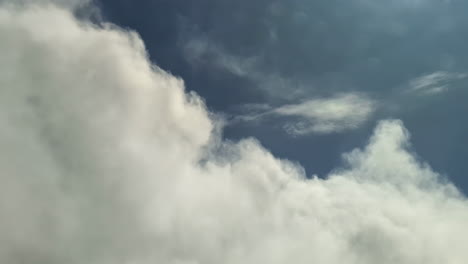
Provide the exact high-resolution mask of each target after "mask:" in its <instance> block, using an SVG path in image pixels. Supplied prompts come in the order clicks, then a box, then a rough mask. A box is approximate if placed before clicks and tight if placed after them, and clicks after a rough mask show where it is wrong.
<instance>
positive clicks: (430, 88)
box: [409, 71, 468, 94]
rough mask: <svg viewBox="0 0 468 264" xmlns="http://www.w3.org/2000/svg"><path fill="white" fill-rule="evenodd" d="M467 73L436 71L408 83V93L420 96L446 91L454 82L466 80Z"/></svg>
mask: <svg viewBox="0 0 468 264" xmlns="http://www.w3.org/2000/svg"><path fill="white" fill-rule="evenodd" d="M467 77H468V74H467V73H453V72H446V71H436V72H433V73H430V74H427V75H423V76H420V77H418V78H415V79H413V80H411V81H410V83H409V86H410V90H409V91H410V92H414V93H421V94H438V93H442V92H446V91H448V89H449V87H450V84H452V83H453V82H454V81H457V80H462V79H466V78H467Z"/></svg>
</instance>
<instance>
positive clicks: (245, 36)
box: [98, 0, 468, 192]
mask: <svg viewBox="0 0 468 264" xmlns="http://www.w3.org/2000/svg"><path fill="white" fill-rule="evenodd" d="M98 5H99V7H100V13H101V17H102V19H104V20H106V21H110V22H112V23H115V24H117V25H119V26H121V27H124V28H128V29H132V30H135V31H136V32H138V34H140V35H141V37H142V39H143V41H144V42H145V44H146V48H147V50H148V52H149V55H150V58H151V60H152V61H153V62H154V63H156V64H157V65H159V66H160V67H161V68H163V69H165V70H167V71H169V72H170V73H172V74H174V75H176V76H180V77H181V78H182V79H183V80H184V82H185V83H186V87H187V89H189V90H193V91H195V92H197V93H198V94H200V95H201V96H202V97H203V98H204V99H205V100H206V104H207V106H208V108H209V109H211V110H212V111H215V112H216V113H219V114H222V115H224V117H225V118H226V120H227V126H226V129H225V131H224V137H225V138H227V139H234V140H237V139H240V138H245V137H255V138H257V139H259V140H260V142H261V143H262V144H263V145H264V146H265V147H266V148H268V149H270V150H271V151H272V152H273V153H274V154H275V155H277V156H279V157H283V158H287V159H291V160H295V161H298V162H300V164H302V165H303V166H304V167H305V168H306V170H307V173H308V175H313V174H318V175H319V176H325V175H326V174H327V173H328V172H329V171H330V170H332V169H333V168H335V167H336V166H337V165H338V164H339V163H340V162H341V154H342V153H343V152H346V151H349V150H351V149H353V148H355V147H359V146H362V145H363V144H364V143H365V142H366V140H367V139H368V137H369V136H370V135H371V133H372V130H373V128H374V127H375V125H376V123H377V121H378V120H381V119H388V118H395V119H400V120H402V121H403V122H404V125H405V127H406V128H407V129H408V130H409V132H410V133H411V135H412V137H411V142H412V146H411V150H412V151H413V152H414V153H417V155H418V157H419V158H420V159H421V160H423V161H425V162H427V163H428V164H430V166H432V167H433V168H434V170H436V171H438V172H440V173H442V174H444V175H446V176H447V177H449V178H450V180H452V181H453V182H454V183H455V184H456V185H457V186H458V187H459V188H461V189H462V190H464V191H465V192H467V191H468V180H467V178H466V175H467V173H468V164H467V163H466V162H465V159H466V157H467V156H468V148H466V147H465V145H466V144H465V142H467V141H468V133H467V132H468V125H466V122H465V121H464V113H466V112H467V111H468V104H466V99H467V98H468V90H467V85H468V75H467V73H468V57H467V53H466V52H465V51H466V47H465V46H466V43H467V40H468V39H467V37H466V36H467V34H466V33H467V32H466V29H467V28H468V27H467V26H468V25H467V24H468V18H467V17H466V15H465V10H466V9H467V8H468V3H466V1H457V0H452V1H450V0H447V1H443V0H419V1H418V0H413V1H407V0H397V1H366V0H356V1H338V0H335V1H321V0H320V1H305V0H294V1H273V0H270V1H267V0H257V1H245V0H240V1H227V0H222V1H220V0H216V1H215V0H203V1H196V2H195V1H192V2H187V1H182V0H173V1H166V0H140V1H126V0H99V1H98ZM346 98H347V99H346ZM350 98H351V99H350ZM353 98H354V99H353ZM338 105H340V106H338ZM336 107H344V108H342V109H341V110H338V111H344V112H349V113H348V114H343V113H342V114H341V116H330V113H327V110H326V109H330V111H335V110H336ZM319 108H320V109H325V110H323V111H322V112H321V113H318V112H320V111H318V112H317V110H316V109H319ZM363 108H364V110H363ZM285 109H289V110H288V111H289V112H288V111H284V110H285ZM314 109H315V110H314ZM291 111H292V112H291ZM360 111H361V112H360ZM286 112H288V113H289V114H287V113H286ZM353 113H354V115H353ZM335 114H336V113H335ZM324 115H325V116H324Z"/></svg>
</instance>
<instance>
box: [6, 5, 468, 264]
mask: <svg viewBox="0 0 468 264" xmlns="http://www.w3.org/2000/svg"><path fill="white" fill-rule="evenodd" d="M0 35H1V36H2V41H0V57H1V60H0V157H1V158H0V183H1V184H0V215H1V218H0V234H1V237H0V262H1V263H9V264H19V263H50V264H53V263H76V264H94V263H96V264H97V263H104V264H128V263H132V264H149V263H168V264H176V263H177V264H182V263H183V264H188V263H204V264H210V263H226V264H238V263H242V264H249V263H251V264H254V263H255V264H257V263H272V264H275V263H297V264H300V263H327V264H335V263H349V264H354V263H356V264H357V263H360V264H366V263H369V264H370V263H377V262H378V263H384V264H385V263H401V264H415V263H424V264H431V263H437V264H439V263H464V262H465V261H466V259H467V258H468V252H467V251H466V250H465V247H466V244H467V243H468V224H467V223H468V202H467V200H466V198H465V197H463V196H462V195H460V194H459V193H458V192H457V191H456V189H455V188H454V187H453V186H452V185H451V184H447V183H443V182H441V181H440V180H439V177H440V176H439V175H438V174H436V173H435V172H433V171H432V170H431V169H430V168H429V167H428V166H427V165H424V164H421V163H420V162H419V161H417V160H416V159H415V158H414V157H413V156H412V155H411V154H410V153H409V152H408V151H407V149H406V148H407V147H408V146H407V145H408V133H407V132H406V130H405V129H404V128H403V126H402V124H401V123H400V122H398V121H384V122H381V123H380V124H379V126H378V127H377V129H376V131H375V134H374V136H373V137H372V138H371V140H370V143H369V145H368V146H367V147H365V148H364V149H362V150H355V151H353V152H351V153H349V154H347V155H346V156H345V160H346V162H347V166H346V168H344V169H341V170H337V172H336V173H334V174H333V175H330V177H329V178H328V179H325V180H322V179H317V178H315V179H311V180H307V179H305V177H304V172H303V169H302V168H300V167H299V166H298V165H296V164H293V163H291V162H288V161H285V160H279V159H276V158H275V157H274V156H272V154H270V153H269V152H268V151H267V150H265V149H263V148H262V147H261V146H259V144H258V143H257V142H256V141H255V140H252V139H247V140H243V141H240V142H238V143H228V142H222V141H221V140H220V139H219V137H218V136H217V135H216V134H213V133H212V130H213V127H215V126H216V125H217V124H216V123H215V121H212V120H210V119H209V117H208V113H207V111H206V110H205V108H204V106H203V103H202V102H201V100H200V99H199V98H198V97H197V96H196V95H193V94H187V93H185V92H184V86H183V82H182V81H181V80H179V79H176V78H175V77H173V76H171V75H169V74H168V73H165V72H164V71H162V70H160V69H158V68H157V67H156V66H152V65H151V64H150V63H149V61H148V59H147V55H146V53H145V50H144V46H143V44H142V42H141V40H140V39H139V37H138V36H137V35H136V34H134V33H132V32H126V31H122V30H119V29H117V28H115V27H104V28H99V27H97V26H94V25H89V24H86V23H84V22H78V21H76V20H75V19H74V18H73V16H72V15H71V14H69V12H68V11H65V10H61V9H57V8H53V7H50V6H49V7H44V8H35V9H25V10H22V11H20V10H18V9H16V10H12V9H8V8H4V7H0ZM341 100H345V101H347V100H350V99H349V98H348V99H341ZM355 100H357V101H359V100H358V99H351V101H352V102H355ZM314 104H315V105H319V106H320V105H321V106H323V108H325V109H327V108H328V109H332V110H333V111H332V112H338V113H340V112H342V111H344V110H337V109H342V108H340V107H337V106H335V104H333V103H330V102H328V103H323V102H322V103H319V102H315V103H314ZM314 104H313V105H314ZM354 104H355V103H351V105H354ZM303 108H305V109H308V104H305V106H301V107H299V106H296V107H285V108H283V109H282V110H281V111H280V112H282V113H283V114H296V113H302V112H303V111H302V109H303ZM345 109H347V110H349V111H352V110H355V109H354V108H353V107H351V108H346V107H345ZM317 111H318V110H317ZM310 115H311V116H312V117H313V118H316V117H315V116H316V115H318V114H310ZM326 116H328V117H327V118H328V119H333V120H341V119H340V116H343V114H327V115H326Z"/></svg>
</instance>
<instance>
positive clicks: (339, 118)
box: [235, 93, 377, 136]
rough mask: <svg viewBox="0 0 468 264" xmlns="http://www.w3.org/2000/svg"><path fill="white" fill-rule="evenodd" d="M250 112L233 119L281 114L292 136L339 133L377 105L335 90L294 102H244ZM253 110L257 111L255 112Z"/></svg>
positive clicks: (365, 117)
mask: <svg viewBox="0 0 468 264" xmlns="http://www.w3.org/2000/svg"><path fill="white" fill-rule="evenodd" d="M246 109H251V110H252V112H253V113H249V114H245V115H241V116H239V117H237V118H236V119H235V120H236V121H239V120H240V121H247V122H251V121H261V120H264V119H268V118H272V117H283V118H286V120H285V121H284V120H283V123H285V124H284V125H283V128H284V129H285V131H286V132H287V133H289V134H291V135H293V136H300V135H306V134H310V133H314V134H329V133H338V132H343V131H348V130H352V129H356V128H358V127H359V126H361V125H363V124H364V123H365V122H366V121H367V120H369V118H370V117H371V116H372V114H373V113H374V112H375V110H376V109H377V103H376V102H375V101H373V100H371V99H369V98H368V97H366V96H364V95H358V94H353V93H348V94H338V95H335V96H333V97H328V98H314V99H309V100H307V101H303V102H301V103H297V104H289V105H283V106H280V107H277V108H272V107H270V106H268V105H247V106H246ZM255 112H256V113H255Z"/></svg>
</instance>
